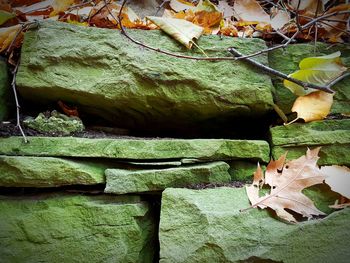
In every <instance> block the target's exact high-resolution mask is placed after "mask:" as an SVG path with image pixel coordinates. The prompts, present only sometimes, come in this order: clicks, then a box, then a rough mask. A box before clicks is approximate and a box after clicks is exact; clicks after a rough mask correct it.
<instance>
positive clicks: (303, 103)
mask: <svg viewBox="0 0 350 263" xmlns="http://www.w3.org/2000/svg"><path fill="white" fill-rule="evenodd" d="M333 96H334V94H330V93H327V92H324V91H316V92H313V93H310V94H308V95H305V96H300V97H298V98H297V99H296V100H295V102H294V104H293V107H292V112H296V113H297V118H296V119H295V120H293V121H291V122H290V123H292V122H294V121H296V120H298V119H303V120H304V121H305V122H310V121H316V120H323V119H324V118H325V117H326V116H327V115H328V114H329V112H330V110H331V107H332V104H333Z"/></svg>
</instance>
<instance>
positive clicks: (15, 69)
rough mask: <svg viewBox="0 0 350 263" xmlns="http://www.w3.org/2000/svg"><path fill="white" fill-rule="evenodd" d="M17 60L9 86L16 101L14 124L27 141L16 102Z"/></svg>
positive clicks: (26, 141)
mask: <svg viewBox="0 0 350 263" xmlns="http://www.w3.org/2000/svg"><path fill="white" fill-rule="evenodd" d="M19 61H20V60H19V59H18V62H17V64H16V66H15V68H14V69H13V71H12V74H13V75H12V82H11V87H12V91H13V95H14V97H15V102H16V116H17V124H16V126H17V127H18V129H19V131H20V132H21V134H22V137H23V140H24V142H25V143H28V140H27V137H26V135H25V134H24V131H23V129H22V126H21V121H20V112H19V110H20V108H21V107H20V105H19V103H18V97H17V91H16V74H17V70H18V66H19Z"/></svg>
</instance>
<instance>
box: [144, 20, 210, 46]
mask: <svg viewBox="0 0 350 263" xmlns="http://www.w3.org/2000/svg"><path fill="white" fill-rule="evenodd" d="M146 18H147V19H149V20H150V21H152V22H153V23H154V24H156V25H157V26H159V27H160V28H161V29H162V30H163V31H164V32H166V33H167V34H169V35H170V36H172V37H173V38H175V39H176V40H177V41H179V42H180V43H181V44H183V45H185V46H186V47H187V48H191V47H192V45H193V43H194V42H193V41H194V39H198V38H199V37H200V36H201V35H202V33H203V31H204V28H202V27H200V26H197V25H195V24H193V23H191V22H188V21H186V20H183V19H176V18H164V17H156V16H147V17H146Z"/></svg>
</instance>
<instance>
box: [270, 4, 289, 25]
mask: <svg viewBox="0 0 350 263" xmlns="http://www.w3.org/2000/svg"><path fill="white" fill-rule="evenodd" d="M273 10H274V11H272V12H271V13H273V14H274V15H273V17H272V18H271V22H270V23H271V27H272V28H273V29H274V30H279V29H281V28H283V27H284V26H285V25H286V24H287V23H288V22H290V20H291V19H290V15H289V13H288V12H286V11H283V10H280V9H277V8H273Z"/></svg>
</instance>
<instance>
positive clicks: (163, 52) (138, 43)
mask: <svg viewBox="0 0 350 263" xmlns="http://www.w3.org/2000/svg"><path fill="white" fill-rule="evenodd" d="M104 2H106V0H104ZM126 2H127V0H124V1H123V3H122V6H121V8H120V10H119V14H118V17H115V16H114V14H113V13H112V12H111V10H110V9H109V8H108V6H107V9H108V12H109V14H110V15H111V16H112V18H113V19H114V20H115V21H116V22H117V23H118V24H119V26H120V29H121V32H122V34H123V35H124V36H125V37H126V38H128V39H129V40H130V41H131V42H133V43H135V44H137V45H139V46H142V47H144V48H147V49H150V50H153V51H156V52H159V53H162V54H165V55H168V56H171V57H176V58H185V59H193V60H207V61H221V60H233V61H235V60H237V58H234V57H195V56H186V55H181V54H177V53H172V52H169V51H165V50H162V49H159V48H155V47H151V46H149V45H146V44H144V43H142V42H140V41H138V40H136V39H134V38H132V37H131V36H130V35H129V34H128V33H127V32H126V30H125V27H124V26H123V25H122V11H123V9H124V7H125V4H126Z"/></svg>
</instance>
